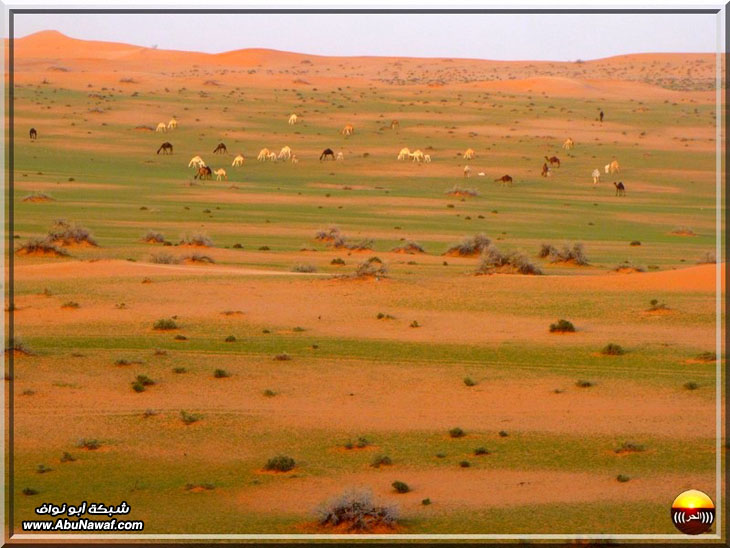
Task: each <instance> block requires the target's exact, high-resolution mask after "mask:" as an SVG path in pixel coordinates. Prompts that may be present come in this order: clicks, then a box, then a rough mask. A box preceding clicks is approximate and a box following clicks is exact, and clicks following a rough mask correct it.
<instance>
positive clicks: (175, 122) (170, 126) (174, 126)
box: [167, 118, 177, 129]
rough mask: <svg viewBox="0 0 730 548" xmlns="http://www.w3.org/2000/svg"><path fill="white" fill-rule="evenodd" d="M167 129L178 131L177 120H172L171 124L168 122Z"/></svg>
mask: <svg viewBox="0 0 730 548" xmlns="http://www.w3.org/2000/svg"><path fill="white" fill-rule="evenodd" d="M167 129H177V120H175V118H172V119H171V120H170V121H169V122H167Z"/></svg>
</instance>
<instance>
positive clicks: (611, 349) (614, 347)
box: [601, 343, 625, 356]
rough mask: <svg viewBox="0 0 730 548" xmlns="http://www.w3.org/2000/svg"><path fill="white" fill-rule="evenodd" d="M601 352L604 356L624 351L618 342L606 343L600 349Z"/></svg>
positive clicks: (623, 352)
mask: <svg viewBox="0 0 730 548" xmlns="http://www.w3.org/2000/svg"><path fill="white" fill-rule="evenodd" d="M601 354H603V355H605V356H621V355H622V354H625V351H624V349H623V348H621V346H619V345H618V344H614V343H608V344H607V345H606V346H604V347H603V348H602V349H601Z"/></svg>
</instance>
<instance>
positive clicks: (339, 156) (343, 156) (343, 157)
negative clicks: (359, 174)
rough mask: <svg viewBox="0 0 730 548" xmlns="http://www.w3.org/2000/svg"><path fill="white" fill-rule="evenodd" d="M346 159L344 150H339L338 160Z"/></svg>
mask: <svg viewBox="0 0 730 548" xmlns="http://www.w3.org/2000/svg"><path fill="white" fill-rule="evenodd" d="M344 159H345V155H344V154H342V152H338V153H337V160H344Z"/></svg>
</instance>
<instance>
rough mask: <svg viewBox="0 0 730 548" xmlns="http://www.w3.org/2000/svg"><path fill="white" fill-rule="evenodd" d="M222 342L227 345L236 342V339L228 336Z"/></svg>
mask: <svg viewBox="0 0 730 548" xmlns="http://www.w3.org/2000/svg"><path fill="white" fill-rule="evenodd" d="M224 340H225V342H227V343H232V342H236V337H234V336H233V335H228V336H227V337H226V338H225V339H224Z"/></svg>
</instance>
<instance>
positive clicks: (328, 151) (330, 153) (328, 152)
mask: <svg viewBox="0 0 730 548" xmlns="http://www.w3.org/2000/svg"><path fill="white" fill-rule="evenodd" d="M328 156H329V157H330V158H332V159H333V160H334V159H335V153H334V151H333V150H332V149H331V148H326V149H324V150H323V151H322V154H321V155H320V157H319V161H320V162H321V161H322V160H323V159H324V158H327V157H328Z"/></svg>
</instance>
